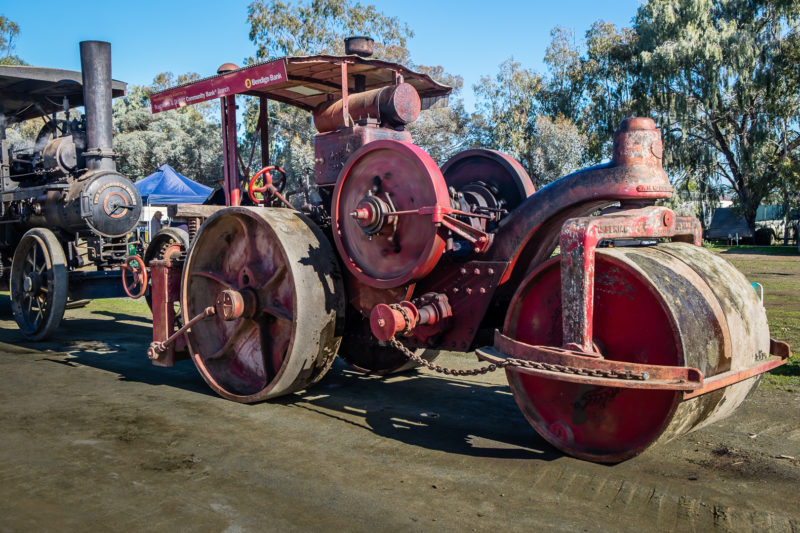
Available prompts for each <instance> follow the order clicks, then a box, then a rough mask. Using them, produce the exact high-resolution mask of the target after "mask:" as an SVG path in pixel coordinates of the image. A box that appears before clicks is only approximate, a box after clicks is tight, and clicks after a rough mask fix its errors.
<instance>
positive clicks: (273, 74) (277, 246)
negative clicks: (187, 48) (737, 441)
mask: <svg viewBox="0 0 800 533" xmlns="http://www.w3.org/2000/svg"><path fill="white" fill-rule="evenodd" d="M255 79H263V80H270V83H269V84H265V85H263V86H259V87H256V86H255V85H253V84H250V85H248V81H249V80H255ZM317 81H318V82H319V83H317ZM351 82H352V83H351ZM220 84H227V85H226V87H230V88H231V91H230V92H226V93H225V94H226V96H225V97H224V98H223V102H222V106H221V109H222V112H223V121H222V122H223V123H224V124H226V125H227V126H226V131H228V136H227V137H226V155H225V161H226V173H225V181H224V184H225V197H226V199H227V200H226V201H227V203H228V205H227V206H186V207H182V208H180V207H179V209H177V210H176V211H175V212H174V213H172V212H171V213H170V216H171V217H173V218H177V219H180V218H181V216H183V218H184V219H185V220H186V223H187V228H188V232H187V233H186V234H185V235H183V234H181V235H178V234H174V235H166V234H165V235H163V236H162V237H163V238H160V239H159V241H158V243H157V245H154V246H153V249H152V253H149V252H148V259H147V261H146V264H147V266H148V268H149V269H150V279H151V280H152V282H151V297H152V308H153V316H154V328H153V343H152V344H151V346H150V349H149V350H148V356H149V357H150V359H151V360H152V361H153V363H154V364H156V365H159V366H171V365H172V364H173V363H174V361H176V360H179V359H181V358H190V359H192V360H193V362H194V364H195V365H196V366H197V368H198V370H199V371H200V373H201V375H202V376H203V378H204V379H205V380H206V382H207V383H208V384H209V385H210V386H211V388H212V389H213V390H215V391H216V392H217V393H219V394H220V395H221V396H223V397H225V398H228V399H230V400H234V401H237V402H246V403H249V402H257V401H261V400H266V399H270V398H275V397H278V396H281V395H285V394H290V393H293V392H297V391H301V390H304V389H307V388H308V387H311V386H312V385H314V383H316V382H317V381H319V380H320V379H321V378H322V377H323V376H324V374H325V372H327V371H328V369H329V368H330V366H331V363H332V361H333V360H334V358H335V357H336V356H337V354H338V355H339V356H341V358H342V359H343V360H344V361H345V362H346V363H348V364H349V365H351V366H352V367H353V368H354V369H355V370H356V371H361V372H364V373H369V374H373V375H387V374H392V373H395V372H400V371H404V370H409V369H412V368H414V367H418V366H426V367H428V368H429V369H431V370H433V371H436V372H442V373H445V374H448V375H476V374H479V373H484V372H489V371H493V370H499V369H502V370H504V371H505V373H506V376H507V378H508V383H509V385H510V388H511V393H512V395H513V397H514V399H515V401H516V403H517V404H518V405H519V408H520V409H521V411H522V413H523V415H524V417H525V418H526V419H527V420H528V422H529V423H530V424H531V425H532V426H533V428H534V429H535V430H536V431H537V432H538V433H539V434H541V436H542V437H543V438H544V439H546V440H547V441H548V442H550V443H551V444H552V445H553V446H555V447H556V448H558V449H559V450H561V451H563V452H564V453H566V454H569V455H573V456H575V457H579V458H582V459H586V460H590V461H597V462H605V463H614V462H619V461H623V460H626V459H629V458H631V457H634V456H635V455H637V454H639V453H641V452H643V451H644V450H647V449H648V448H650V447H651V446H653V445H655V444H657V443H661V442H665V441H668V440H669V439H672V438H675V437H677V436H679V435H682V434H684V433H687V432H689V431H692V430H694V429H697V428H700V427H703V426H704V425H706V424H710V423H712V422H714V421H716V420H719V419H721V418H722V417H724V416H726V415H729V414H730V413H732V412H733V411H734V410H735V409H736V408H737V407H738V406H739V405H740V404H741V403H742V402H743V401H744V399H745V398H746V397H747V395H748V393H749V392H751V391H752V390H753V389H754V388H755V387H756V385H757V384H758V382H759V379H760V376H761V375H762V374H763V373H764V372H766V371H768V370H770V369H772V368H775V367H777V366H779V365H781V364H783V363H785V362H786V361H787V360H788V358H789V357H790V356H791V351H790V349H789V346H788V345H787V344H785V343H782V342H779V341H775V340H773V339H771V338H770V334H769V328H768V326H767V320H766V312H765V310H764V308H763V305H762V301H761V299H760V297H759V296H758V294H757V293H756V291H755V290H754V289H753V287H752V286H751V285H750V283H749V282H748V281H747V280H746V279H745V277H744V276H743V275H742V274H741V273H740V272H738V271H737V270H736V269H735V268H734V267H733V266H731V265H730V264H728V263H727V262H726V261H725V260H724V259H722V258H721V257H720V256H718V255H715V254H713V253H711V252H709V251H707V250H706V249H704V248H703V247H702V246H700V244H701V242H702V228H701V227H700V223H699V221H698V220H697V219H695V218H693V217H682V216H677V215H676V214H675V213H674V212H673V211H672V210H670V209H669V208H667V207H664V206H663V205H659V203H660V202H662V203H663V201H664V200H667V199H669V198H670V196H671V195H672V186H671V184H670V182H669V179H668V177H667V175H666V173H665V172H664V170H663V168H662V157H663V146H662V142H661V135H660V132H659V131H658V129H656V127H655V123H654V122H653V121H652V120H651V119H649V118H642V117H638V118H637V117H634V118H629V119H625V120H624V121H623V122H622V124H621V125H620V127H619V129H618V130H617V131H616V132H615V133H614V136H613V139H612V141H613V150H612V157H611V160H610V161H608V162H606V163H603V164H600V165H596V166H592V167H588V168H585V169H582V170H579V171H577V172H575V173H572V174H569V175H567V176H564V177H561V178H559V179H557V180H555V181H554V182H552V183H550V184H548V185H547V186H545V187H542V188H540V189H538V190H535V188H534V186H533V181H532V180H531V178H530V177H529V176H528V174H527V173H526V172H525V170H524V168H523V167H522V165H521V164H520V163H519V162H517V161H516V160H514V159H513V158H512V157H511V156H509V155H508V154H504V153H501V152H498V151H495V150H487V149H470V150H465V151H463V152H459V153H456V154H455V155H453V156H452V157H451V158H450V159H449V160H448V161H447V162H445V163H444V165H442V166H441V167H439V166H438V165H437V164H436V162H434V160H433V158H432V157H431V156H430V155H429V154H428V153H426V152H425V150H423V149H422V148H420V147H419V146H417V145H415V144H414V143H413V142H412V139H411V134H410V133H409V132H408V131H407V130H406V129H405V128H406V126H407V125H408V124H409V123H410V122H413V121H414V120H415V119H416V117H417V115H418V114H419V113H420V111H421V110H423V109H424V105H433V104H434V103H436V101H437V98H440V97H443V96H445V95H446V94H447V93H449V91H450V89H449V88H447V87H444V86H441V85H439V84H437V83H436V82H434V81H433V80H431V79H430V78H429V77H427V76H426V75H424V74H421V73H414V72H412V71H410V70H409V69H407V68H405V67H401V66H400V65H393V64H391V63H387V62H382V61H372V60H370V59H367V58H364V57H361V56H359V57H357V58H356V57H350V56H348V57H343V58H338V57H334V56H312V57H303V58H281V59H277V60H274V61H270V62H266V63H262V64H257V65H251V66H247V67H243V68H241V69H235V70H223V71H222V72H221V73H220V75H219V76H218V77H213V78H208V79H204V80H198V81H195V82H192V83H191V84H186V85H182V86H180V87H178V88H173V89H168V90H165V91H162V92H161V93H157V94H155V95H153V97H152V99H151V100H152V108H153V109H156V110H159V109H160V110H166V109H170V108H174V107H176V106H177V107H179V106H180V105H182V103H181V102H182V101H183V102H185V101H184V100H182V99H186V98H187V95H191V98H192V101H195V98H206V95H208V94H209V91H210V90H211V89H212V88H218V87H219V86H221V85H220ZM237 87H238V89H237ZM351 88H352V89H351ZM236 92H241V93H246V94H248V95H250V96H257V97H259V98H260V103H261V105H263V104H264V103H266V101H267V100H268V99H275V100H278V101H280V102H283V103H287V104H290V105H295V106H296V107H298V108H300V109H305V110H308V111H310V112H312V113H313V115H314V124H315V125H316V127H317V129H318V133H317V135H316V136H315V138H314V155H315V159H314V161H315V166H314V183H313V184H310V185H303V186H302V187H301V188H300V189H298V190H291V188H290V187H287V190H285V191H284V190H283V186H282V185H281V186H280V187H279V186H276V185H275V184H274V183H273V181H272V179H273V178H272V175H271V172H273V171H277V172H279V173H280V174H282V175H284V178H283V179H282V180H281V183H282V184H283V183H292V182H296V181H297V179H296V177H293V176H285V172H284V171H282V170H279V169H280V167H276V166H275V164H274V163H273V164H271V163H272V162H270V161H268V160H267V158H268V150H266V145H264V146H262V151H261V154H262V167H263V168H261V170H260V171H257V172H255V173H254V174H253V175H252V178H248V180H249V181H248V182H244V183H242V182H240V181H239V179H238V177H239V176H240V175H248V176H249V175H250V174H249V168H248V169H245V170H247V172H242V171H241V169H239V168H238V167H237V163H238V162H239V161H240V158H239V157H238V154H237V152H236V149H237V148H236V143H235V142H234V141H235V127H234V125H235V124H236V115H235V110H236V106H235V100H234V93H236ZM423 102H424V104H423ZM267 118H268V113H266V107H262V108H261V112H260V113H259V119H258V120H259V127H260V128H261V131H262V135H261V139H262V143H263V142H266V140H268V139H269V135H267V134H264V132H265V131H266V129H267V127H268V124H267ZM259 180H261V181H259ZM244 190H246V191H247V192H248V193H249V197H250V200H252V201H253V202H254V203H256V204H260V205H258V206H255V207H243V206H239V205H237V204H238V203H239V202H238V200H239V198H240V197H241V196H242V194H241V193H242V191H244ZM256 193H258V194H256ZM312 193H313V194H312ZM300 194H302V195H303V196H302V198H303V199H302V200H298V196H294V197H292V195H300ZM290 197H291V198H290ZM290 200H291V201H290ZM276 206H281V207H276ZM141 279H142V280H143V281H142V282H141V286H142V287H145V286H146V279H147V278H144V277H142V278H141ZM176 309H180V319H178V317H176V313H177V312H176ZM441 350H448V351H459V352H475V354H476V355H477V357H478V359H480V360H481V361H483V362H481V363H479V364H480V365H482V366H480V367H478V368H473V369H469V370H464V369H449V368H443V367H441V366H439V365H437V364H435V363H434V361H433V360H434V358H435V357H436V355H437V353H438V351H441Z"/></svg>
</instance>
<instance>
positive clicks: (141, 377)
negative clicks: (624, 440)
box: [0, 256, 800, 532]
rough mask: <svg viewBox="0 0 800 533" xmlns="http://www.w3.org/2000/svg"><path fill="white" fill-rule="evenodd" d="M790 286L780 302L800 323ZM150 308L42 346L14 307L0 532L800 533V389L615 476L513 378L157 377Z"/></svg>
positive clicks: (3, 318) (84, 315)
mask: <svg viewBox="0 0 800 533" xmlns="http://www.w3.org/2000/svg"><path fill="white" fill-rule="evenodd" d="M729 258H731V259H733V260H734V262H735V263H737V264H739V262H741V265H744V266H743V267H742V268H743V269H744V270H746V271H747V270H748V268H750V270H751V271H752V270H756V271H757V270H759V269H760V270H763V271H764V274H765V275H766V274H768V275H773V274H774V275H777V274H775V271H776V269H777V267H776V268H772V269H770V268H769V264H768V263H769V261H766V260H763V258H760V257H746V256H732V257H729ZM780 262H789V263H790V267H791V269H793V270H800V257H797V256H796V257H781V258H780ZM741 265H740V266H741ZM748 265H749V267H748ZM781 268H783V267H781ZM778 270H779V269H778ZM748 273H750V272H748ZM783 278H786V279H783ZM789 278H791V276H784V277H781V278H780V280H779V281H780V282H781V283H784V282H785V283H790V284H791V283H793V284H794V286H793V287H794V288H791V287H790V286H786V291H785V292H782V293H781V297H780V299H779V301H778V302H777V304H776V305H779V304H780V302H781V301H784V302H785V305H786V307H787V308H790V309H798V308H800V307H799V306H798V302H800V280H798V281H793V280H791V279H789ZM794 278H795V279H797V278H798V276H794ZM765 286H768V285H767V284H766V283H765ZM767 292H768V294H770V293H769V289H768V291H767ZM773 296H774V294H773ZM773 296H770V298H773ZM770 298H768V299H767V304H768V305H770V304H771V303H775V302H771V301H770ZM142 305H143V304H141V303H139V302H127V301H125V302H123V301H96V302H93V303H92V304H91V305H90V306H89V307H88V308H85V309H82V310H73V311H68V315H67V319H66V320H65V321H64V323H63V324H62V327H61V328H60V330H59V331H58V333H57V335H56V338H55V339H53V340H52V341H50V342H47V343H38V344H35V343H28V342H24V341H23V339H22V337H21V335H20V334H19V333H18V332H17V330H16V326H15V324H14V323H13V321H12V320H11V313H10V308H9V301H8V296H7V295H0V375H1V376H2V383H1V384H0V424H1V426H0V427H2V433H0V481H2V483H0V502H2V513H1V514H0V516H2V519H0V531H86V530H92V531H106V530H118V531H125V530H145V531H147V530H153V531H155V530H158V531H168V530H178V531H183V530H191V531H228V532H238V531H336V530H339V531H397V530H402V531H430V530H436V531H440V530H441V531H489V530H495V531H497V530H501V531H533V530H548V531H609V530H612V531H642V530H679V531H707V530H710V529H717V530H721V531H728V530H732V531H795V532H798V531H800V507H799V506H798V502H800V496H798V488H800V460H799V459H800V424H799V423H798V420H800V387H796V386H795V383H796V377H794V378H793V377H791V376H789V378H787V379H783V380H779V381H777V382H772V383H769V384H768V386H762V387H760V388H759V390H758V391H757V392H756V393H755V394H754V395H753V396H752V397H751V398H749V399H748V400H747V401H746V402H745V404H744V405H743V406H742V407H741V408H740V409H739V410H738V411H737V412H736V413H735V414H734V415H733V416H732V417H730V418H728V419H726V420H725V421H723V422H721V423H719V424H716V425H714V426H712V427H710V428H707V429H702V430H700V431H697V432H694V433H691V434H689V435H685V436H683V437H682V438H680V439H678V440H676V441H673V442H671V443H669V444H666V445H663V446H660V447H657V448H654V449H652V450H649V451H648V452H646V453H644V454H643V455H641V456H639V457H636V458H634V459H632V460H629V461H627V462H624V463H621V464H618V465H613V466H603V465H597V464H592V463H588V462H584V461H579V460H576V459H573V458H570V457H566V456H563V455H562V454H560V453H559V452H557V451H556V450H555V449H553V448H552V447H551V446H550V445H548V444H547V443H545V442H544V441H543V440H542V439H541V438H540V437H538V436H537V435H536V433H535V432H534V431H533V430H532V429H531V428H530V426H529V425H528V424H527V422H526V421H525V420H524V419H523V417H522V415H521V414H520V412H519V410H518V409H517V407H516V404H515V403H514V400H513V398H512V397H511V396H510V394H509V392H508V387H507V385H506V383H505V378H504V375H503V374H502V373H495V374H489V375H486V376H479V377H475V378H450V377H439V376H438V375H435V374H432V373H430V372H428V371H418V372H413V373H411V374H408V375H403V376H396V377H391V378H388V379H378V378H372V377H365V376H362V375H359V374H356V373H354V372H352V371H350V370H348V368H347V367H346V366H344V365H342V364H339V363H337V364H336V366H335V367H334V368H333V370H332V371H331V372H330V373H329V374H328V375H327V376H326V377H325V378H324V379H323V381H322V382H321V383H320V384H318V385H317V386H316V387H314V388H312V389H311V390H309V391H307V392H303V393H298V394H295V395H292V396H289V397H286V398H283V399H280V400H278V401H271V402H267V403H261V404H257V405H240V404H236V403H232V402H228V401H225V400H223V399H221V398H218V397H216V396H214V395H213V394H212V393H211V391H210V389H208V388H207V386H206V385H205V383H204V382H203V380H202V379H201V378H200V376H199V374H198V373H197V372H196V371H195V369H194V367H193V366H192V364H191V363H190V362H182V363H181V364H179V365H178V366H176V367H175V368H172V369H161V368H154V367H151V365H150V363H149V361H148V360H147V358H146V357H145V350H146V348H147V345H148V343H149V340H150V328H149V318H148V314H147V311H146V307H144V308H143V307H142ZM779 318H780V317H779ZM770 320H771V321H772V315H771V316H770ZM792 320H794V319H792V318H790V319H787V321H784V322H781V324H783V325H781V326H780V328H786V331H784V332H783V333H785V334H786V335H788V336H790V337H794V336H796V335H798V333H797V331H795V328H796V322H792ZM793 324H794V325H793ZM780 328H779V329H780ZM773 334H775V332H773ZM786 335H783V336H784V337H785V336H786ZM776 336H779V337H781V336H782V335H780V334H777V335H776ZM87 339H90V340H87ZM440 361H442V363H443V364H446V365H451V366H461V367H470V366H473V365H474V363H475V361H474V358H473V357H471V356H464V355H456V354H445V355H444V356H443V357H442V359H440Z"/></svg>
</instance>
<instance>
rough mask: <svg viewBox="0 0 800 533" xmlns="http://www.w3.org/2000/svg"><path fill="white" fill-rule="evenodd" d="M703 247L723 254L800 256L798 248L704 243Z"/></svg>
mask: <svg viewBox="0 0 800 533" xmlns="http://www.w3.org/2000/svg"><path fill="white" fill-rule="evenodd" d="M703 247H704V248H708V249H709V250H712V251H714V252H718V253H721V254H745V255H786V256H800V252H798V250H797V246H782V245H781V246H754V245H750V244H742V245H740V246H730V245H727V244H716V243H710V242H704V243H703Z"/></svg>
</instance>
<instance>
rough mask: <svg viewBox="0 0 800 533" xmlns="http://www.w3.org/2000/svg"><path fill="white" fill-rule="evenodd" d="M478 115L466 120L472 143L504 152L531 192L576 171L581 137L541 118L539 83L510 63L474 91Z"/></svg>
mask: <svg viewBox="0 0 800 533" xmlns="http://www.w3.org/2000/svg"><path fill="white" fill-rule="evenodd" d="M474 90H475V93H476V95H477V109H478V112H477V113H476V114H474V115H473V116H472V117H471V121H470V132H471V135H472V140H473V142H474V144H476V145H478V146H483V147H487V148H494V149H496V150H500V151H503V152H506V153H507V154H509V155H510V156H511V157H514V158H515V159H517V160H519V161H520V163H522V166H523V167H525V170H526V171H527V172H528V174H529V175H530V176H531V179H532V180H533V182H534V185H535V186H536V187H541V186H543V185H546V184H547V183H549V182H551V181H553V180H554V179H556V178H559V177H561V176H563V175H565V174H568V173H569V172H571V171H573V170H576V169H577V168H578V167H579V166H580V163H581V161H582V160H583V151H584V148H585V146H586V138H585V136H583V135H581V133H580V132H579V131H578V128H577V127H576V126H575V124H574V123H573V122H572V121H571V120H570V119H569V118H565V117H564V116H562V115H558V116H556V118H555V119H551V118H548V117H547V116H545V115H543V114H541V109H542V106H541V105H540V104H539V102H541V101H542V100H543V99H546V98H548V96H545V97H544V98H543V93H544V92H545V89H544V88H543V79H542V77H541V76H540V75H538V74H536V73H535V72H533V71H531V70H527V69H524V68H522V66H521V65H520V64H519V63H518V62H517V61H514V60H513V59H507V60H506V61H504V62H503V63H502V64H501V65H500V71H499V72H498V73H497V75H496V76H495V77H494V78H490V77H488V76H485V77H483V78H481V81H480V83H479V84H478V85H476V86H475V87H474Z"/></svg>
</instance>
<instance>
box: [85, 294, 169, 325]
mask: <svg viewBox="0 0 800 533" xmlns="http://www.w3.org/2000/svg"><path fill="white" fill-rule="evenodd" d="M85 309H86V311H88V312H90V313H100V314H113V315H119V314H123V315H133V316H138V317H142V318H146V319H148V320H150V319H151V318H152V316H153V315H152V314H151V313H150V308H149V307H147V302H145V300H144V298H140V299H138V300H132V299H130V298H104V299H101V300H92V301H91V303H90V304H89V305H87V306H86V307H85Z"/></svg>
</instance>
